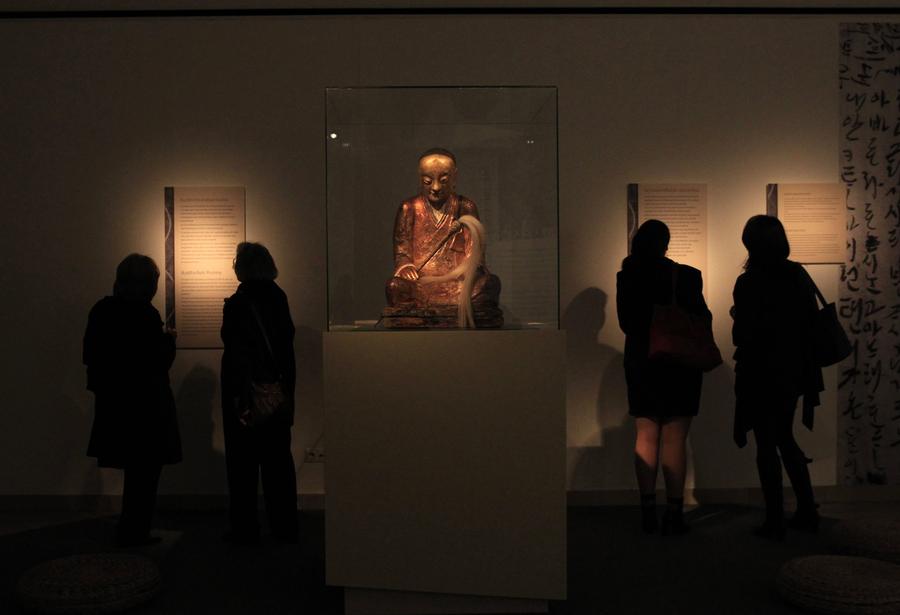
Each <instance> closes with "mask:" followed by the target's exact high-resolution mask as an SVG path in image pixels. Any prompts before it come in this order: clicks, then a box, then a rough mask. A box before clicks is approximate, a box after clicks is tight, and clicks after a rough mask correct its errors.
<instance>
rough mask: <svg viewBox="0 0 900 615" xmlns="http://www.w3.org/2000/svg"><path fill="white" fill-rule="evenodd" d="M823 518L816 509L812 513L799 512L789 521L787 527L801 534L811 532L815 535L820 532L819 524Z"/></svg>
mask: <svg viewBox="0 0 900 615" xmlns="http://www.w3.org/2000/svg"><path fill="white" fill-rule="evenodd" d="M821 521H822V517H820V516H819V513H818V512H816V510H815V509H813V510H811V511H799V510H798V511H797V512H796V513H794V516H793V517H791V518H790V519H788V522H787V527H788V528H790V529H792V530H798V531H801V532H810V533H812V534H815V533H817V532H818V531H819V523H820V522H821Z"/></svg>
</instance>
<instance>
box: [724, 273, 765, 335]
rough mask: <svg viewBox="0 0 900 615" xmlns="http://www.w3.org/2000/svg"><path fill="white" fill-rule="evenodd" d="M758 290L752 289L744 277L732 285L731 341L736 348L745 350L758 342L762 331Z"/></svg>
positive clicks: (760, 303) (760, 302)
mask: <svg viewBox="0 0 900 615" xmlns="http://www.w3.org/2000/svg"><path fill="white" fill-rule="evenodd" d="M759 293H760V290H759V289H757V288H753V285H752V284H751V283H750V282H749V281H748V278H747V276H746V274H745V275H742V276H740V277H739V278H738V279H737V282H735V285H734V293H733V298H734V308H733V311H732V317H733V318H734V324H733V325H732V327H731V339H732V341H733V342H734V345H735V347H737V348H746V347H749V346H753V345H754V344H755V343H757V342H759V341H760V339H761V337H760V335H761V334H762V333H764V331H763V328H764V327H763V322H762V319H763V314H762V301H761V299H762V298H761V297H760V296H759Z"/></svg>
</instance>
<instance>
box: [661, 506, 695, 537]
mask: <svg viewBox="0 0 900 615" xmlns="http://www.w3.org/2000/svg"><path fill="white" fill-rule="evenodd" d="M690 531H691V526H690V525H688V524H687V523H685V521H684V515H682V514H678V513H673V512H672V511H671V510H666V512H665V513H663V518H662V530H661V532H660V533H661V534H662V535H663V536H683V535H684V534H687V533H688V532H690Z"/></svg>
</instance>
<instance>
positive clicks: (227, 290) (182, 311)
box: [165, 187, 246, 348]
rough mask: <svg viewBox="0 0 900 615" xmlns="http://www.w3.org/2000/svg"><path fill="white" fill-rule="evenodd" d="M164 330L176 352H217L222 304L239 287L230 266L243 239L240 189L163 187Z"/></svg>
mask: <svg viewBox="0 0 900 615" xmlns="http://www.w3.org/2000/svg"><path fill="white" fill-rule="evenodd" d="M165 200H166V325H167V326H169V327H173V328H176V329H177V330H178V339H177V345H178V348H221V347H222V341H221V339H220V337H219V329H220V328H221V326H222V305H223V303H222V302H223V299H224V298H225V297H228V296H229V295H231V294H232V293H234V291H235V289H236V288H237V285H238V282H237V279H236V278H235V276H234V271H233V269H232V263H233V260H234V253H235V249H236V247H237V244H238V243H240V242H242V241H244V237H245V232H246V231H245V227H246V224H245V212H246V207H245V199H244V188H243V187H226V188H192V187H186V188H180V187H167V188H166V189H165Z"/></svg>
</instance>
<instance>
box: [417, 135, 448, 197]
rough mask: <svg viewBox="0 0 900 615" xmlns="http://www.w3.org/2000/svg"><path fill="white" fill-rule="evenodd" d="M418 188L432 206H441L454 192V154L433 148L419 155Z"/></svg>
mask: <svg viewBox="0 0 900 615" xmlns="http://www.w3.org/2000/svg"><path fill="white" fill-rule="evenodd" d="M419 189H420V190H421V192H422V196H424V197H425V198H426V199H427V200H428V202H429V203H431V205H432V206H433V207H441V206H442V205H443V204H444V202H445V201H446V200H447V199H448V198H449V197H450V195H452V194H453V193H455V192H456V156H454V155H453V153H452V152H450V151H448V150H445V149H441V148H438V147H436V148H433V149H430V150H428V151H426V152H425V153H423V154H422V155H421V156H420V157H419Z"/></svg>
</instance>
